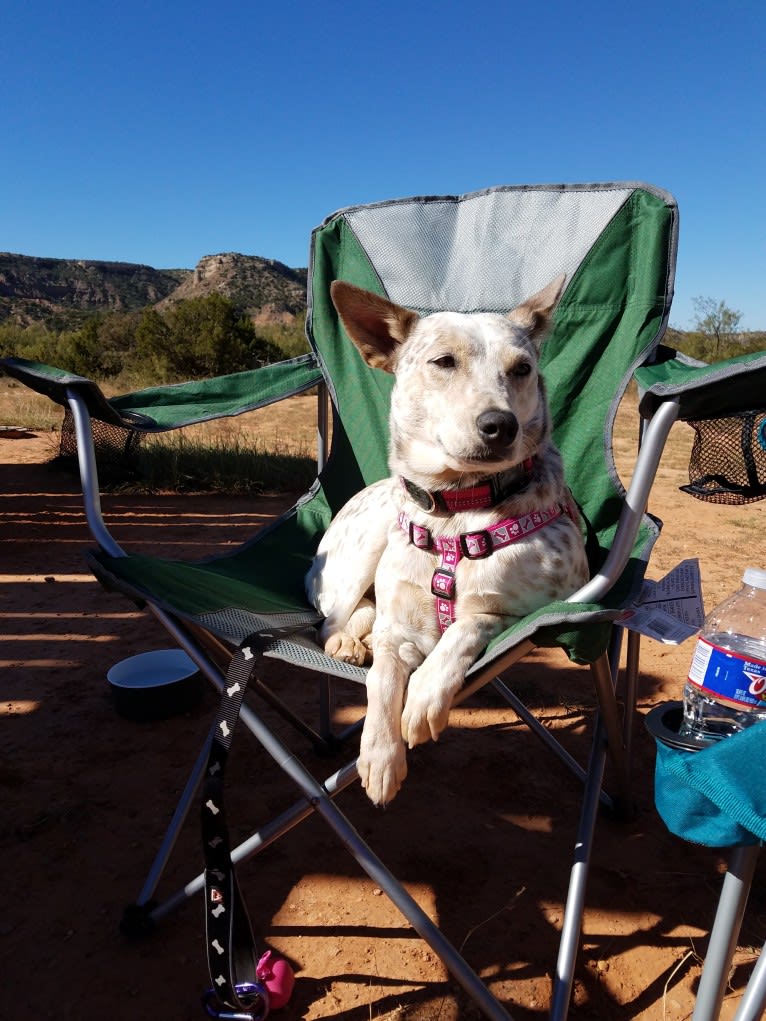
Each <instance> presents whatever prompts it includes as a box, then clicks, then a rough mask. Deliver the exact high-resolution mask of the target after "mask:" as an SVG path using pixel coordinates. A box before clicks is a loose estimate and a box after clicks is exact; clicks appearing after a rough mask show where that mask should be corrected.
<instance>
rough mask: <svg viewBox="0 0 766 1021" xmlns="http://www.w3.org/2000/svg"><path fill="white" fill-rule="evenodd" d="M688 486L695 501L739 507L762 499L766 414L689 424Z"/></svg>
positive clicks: (751, 413) (765, 469)
mask: <svg viewBox="0 0 766 1021" xmlns="http://www.w3.org/2000/svg"><path fill="white" fill-rule="evenodd" d="M689 425H690V426H691V427H692V428H693V429H694V433H695V436H694V444H693V446H692V452H691V457H690V460H689V485H688V486H681V487H680V488H681V489H682V490H683V492H685V493H689V494H690V495H691V496H694V497H696V498H697V499H698V500H707V501H708V502H710V503H725V504H743V503H754V502H755V501H756V500H763V499H764V498H766V411H764V410H758V411H743V412H741V413H740V414H738V415H731V416H729V417H727V418H703V419H696V420H693V421H691V420H690V421H689Z"/></svg>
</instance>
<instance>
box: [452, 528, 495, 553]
mask: <svg viewBox="0 0 766 1021" xmlns="http://www.w3.org/2000/svg"><path fill="white" fill-rule="evenodd" d="M459 538H460V551H461V553H462V554H463V556H464V557H465V558H466V560H482V559H483V558H484V557H488V556H490V554H491V553H492V536H491V534H490V533H489V532H488V531H486V529H482V530H480V531H478V532H464V533H463V534H462V535H461V536H460V537H459Z"/></svg>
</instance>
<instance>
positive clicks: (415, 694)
mask: <svg viewBox="0 0 766 1021" xmlns="http://www.w3.org/2000/svg"><path fill="white" fill-rule="evenodd" d="M418 673H419V671H417V670H416V671H415V673H414V674H413V675H412V677H410V683H409V686H408V688H407V701H406V702H405V704H404V711H403V712H402V737H403V738H404V740H405V741H406V742H407V744H408V745H409V747H410V748H414V747H415V746H416V745H419V744H423V743H424V742H425V741H431V740H433V741H437V740H438V739H439V735H440V734H441V732H442V731H443V730H444V729H445V728H446V726H447V722H448V720H449V711H450V707H451V705H452V697H451V695H450V694H449V693H448V692H446V691H444V689H443V688H442V687H440V685H438V684H430V683H428V681H426V679H425V678H424V677H423V678H420V677H418Z"/></svg>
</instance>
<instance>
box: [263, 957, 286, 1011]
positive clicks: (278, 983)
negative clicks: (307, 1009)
mask: <svg viewBox="0 0 766 1021" xmlns="http://www.w3.org/2000/svg"><path fill="white" fill-rule="evenodd" d="M255 974H256V975H257V976H258V979H259V981H260V982H263V984H264V985H265V986H266V988H267V989H268V991H269V1007H270V1009H271V1010H279V1009H280V1007H284V1005H285V1004H286V1003H287V1001H288V1000H289V999H290V996H291V994H292V991H293V986H294V985H295V975H294V974H293V969H292V968H291V967H290V965H289V964H288V963H287V961H285V960H284V959H283V958H282V957H277V956H276V955H275V954H274V952H273V951H272V950H267V951H266V953H265V954H264V955H263V956H262V957H261V959H260V960H259V961H258V964H257V966H256V969H255Z"/></svg>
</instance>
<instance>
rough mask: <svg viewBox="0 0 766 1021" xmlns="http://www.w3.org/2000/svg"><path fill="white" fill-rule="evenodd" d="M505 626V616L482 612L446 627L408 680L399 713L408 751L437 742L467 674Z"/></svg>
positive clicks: (459, 619)
mask: <svg viewBox="0 0 766 1021" xmlns="http://www.w3.org/2000/svg"><path fill="white" fill-rule="evenodd" d="M507 624H508V618H506V617H500V616H496V615H494V614H486V613H482V614H471V615H470V616H466V617H462V618H458V620H457V621H455V623H454V624H451V625H450V627H449V628H447V630H446V631H445V633H444V634H443V635H442V636H441V638H440V639H439V641H438V642H437V644H436V646H435V647H434V649H433V651H432V652H431V653H429V655H428V656H427V657H426V659H425V661H424V663H423V664H422V666H420V667H419V668H418V669H417V670H416V671H415V672H414V673H413V674H412V676H411V677H410V682H409V685H408V687H407V702H406V704H405V706H404V710H403V712H402V737H403V738H404V740H405V741H406V742H407V744H408V745H409V747H410V748H414V747H415V745H418V744H422V743H423V742H424V741H428V740H430V739H433V740H434V741H436V740H437V739H438V737H439V735H440V734H441V732H442V731H443V730H444V728H445V727H446V726H447V720H448V718H449V711H450V708H451V706H452V702H453V700H454V698H455V695H457V693H458V692H459V691H460V689H461V687H462V686H463V681H464V680H465V675H466V672H467V671H468V669H469V668H470V667H471V666H472V664H473V663H474V661H475V660H476V658H477V657H478V656H479V654H480V653H481V651H482V650H483V649H484V648H485V646H486V645H487V644H488V643H489V642H490V641H491V640H492V639H493V638H494V637H495V636H496V635H499V634H500V633H501V631H502V630H503V628H505V627H507Z"/></svg>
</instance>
